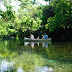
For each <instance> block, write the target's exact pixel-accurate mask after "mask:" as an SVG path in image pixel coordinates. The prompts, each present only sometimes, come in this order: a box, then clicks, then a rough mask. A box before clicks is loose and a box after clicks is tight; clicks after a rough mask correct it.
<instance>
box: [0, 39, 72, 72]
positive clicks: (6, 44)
mask: <svg viewBox="0 0 72 72" xmlns="http://www.w3.org/2000/svg"><path fill="white" fill-rule="evenodd" d="M71 48H72V43H52V44H48V47H44V46H43V43H39V44H38V43H34V47H33V48H32V47H31V43H29V44H28V45H26V46H25V45H24V42H23V40H18V41H16V40H4V41H3V40H2V41H0V65H1V64H2V61H3V60H4V59H6V61H8V62H12V63H13V65H12V67H13V69H12V70H13V71H12V72H17V71H18V69H19V68H22V69H23V71H24V72H27V71H30V72H36V67H44V66H46V67H48V70H52V71H54V72H70V71H72V57H71V55H72V49H71ZM49 67H51V68H49Z"/></svg>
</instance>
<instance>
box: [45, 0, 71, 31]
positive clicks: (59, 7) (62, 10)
mask: <svg viewBox="0 0 72 72" xmlns="http://www.w3.org/2000/svg"><path fill="white" fill-rule="evenodd" d="M56 2H57V3H56ZM70 10H71V8H70V5H69V3H68V2H67V1H64V0H62V1H60V0H59V1H55V6H54V12H55V15H54V17H53V18H52V19H53V20H52V19H51V18H48V23H47V25H46V28H49V30H50V31H54V30H55V29H57V28H60V27H63V28H65V27H66V26H67V25H69V26H71V16H70V15H71V13H70ZM68 20H69V21H68Z"/></svg>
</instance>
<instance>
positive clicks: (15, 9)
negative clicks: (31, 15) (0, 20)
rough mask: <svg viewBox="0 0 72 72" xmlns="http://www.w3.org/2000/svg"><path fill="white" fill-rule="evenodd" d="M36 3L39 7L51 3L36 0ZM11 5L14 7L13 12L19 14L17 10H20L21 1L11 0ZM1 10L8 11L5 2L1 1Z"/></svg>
mask: <svg viewBox="0 0 72 72" xmlns="http://www.w3.org/2000/svg"><path fill="white" fill-rule="evenodd" d="M7 2H8V3H9V1H8V0H7ZM36 3H37V5H39V4H42V5H46V4H49V2H45V1H44V0H36ZM10 5H12V6H13V10H14V11H16V12H17V9H18V8H19V5H20V1H18V0H11V3H10ZM0 8H1V10H3V11H6V8H5V6H4V2H3V1H0Z"/></svg>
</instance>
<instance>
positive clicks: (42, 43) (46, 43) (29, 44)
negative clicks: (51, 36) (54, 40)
mask: <svg viewBox="0 0 72 72" xmlns="http://www.w3.org/2000/svg"><path fill="white" fill-rule="evenodd" d="M48 44H51V43H48V42H24V45H25V46H31V48H34V47H35V46H38V47H39V46H42V47H45V48H48Z"/></svg>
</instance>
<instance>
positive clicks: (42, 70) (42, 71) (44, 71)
mask: <svg viewBox="0 0 72 72" xmlns="http://www.w3.org/2000/svg"><path fill="white" fill-rule="evenodd" d="M36 71H37V72H53V69H52V68H51V67H49V68H48V67H47V66H44V67H36Z"/></svg>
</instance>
